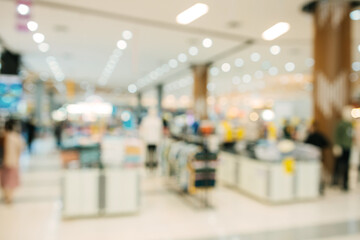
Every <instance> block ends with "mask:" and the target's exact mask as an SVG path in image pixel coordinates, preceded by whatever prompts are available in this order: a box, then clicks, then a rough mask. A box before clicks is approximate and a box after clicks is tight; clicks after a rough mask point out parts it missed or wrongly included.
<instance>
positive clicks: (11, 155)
mask: <svg viewBox="0 0 360 240" xmlns="http://www.w3.org/2000/svg"><path fill="white" fill-rule="evenodd" d="M24 145H25V141H24V140H23V138H22V136H21V134H20V126H19V124H18V122H16V121H15V120H13V119H10V120H8V121H7V122H6V123H5V137H4V162H3V165H2V167H1V188H2V191H3V196H4V200H5V202H6V203H8V204H10V203H12V201H13V192H14V190H15V188H16V187H17V186H18V185H19V161H20V155H21V152H22V151H23V149H24Z"/></svg>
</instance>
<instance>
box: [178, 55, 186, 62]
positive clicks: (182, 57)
mask: <svg viewBox="0 0 360 240" xmlns="http://www.w3.org/2000/svg"><path fill="white" fill-rule="evenodd" d="M178 60H179V62H182V63H184V62H186V61H187V56H186V54H185V53H180V54H179V56H178Z"/></svg>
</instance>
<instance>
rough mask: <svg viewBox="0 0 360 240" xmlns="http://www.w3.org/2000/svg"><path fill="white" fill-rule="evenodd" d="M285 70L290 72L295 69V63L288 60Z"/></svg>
mask: <svg viewBox="0 0 360 240" xmlns="http://www.w3.org/2000/svg"><path fill="white" fill-rule="evenodd" d="M285 70H286V71H288V72H292V71H294V70H295V64H294V63H292V62H288V63H286V64H285Z"/></svg>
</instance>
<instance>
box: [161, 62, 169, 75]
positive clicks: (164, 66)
mask: <svg viewBox="0 0 360 240" xmlns="http://www.w3.org/2000/svg"><path fill="white" fill-rule="evenodd" d="M161 69H162V70H163V71H164V73H167V72H169V71H170V67H169V65H168V64H164V65H162V66H161Z"/></svg>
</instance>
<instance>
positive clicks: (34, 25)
mask: <svg viewBox="0 0 360 240" xmlns="http://www.w3.org/2000/svg"><path fill="white" fill-rule="evenodd" d="M26 25H27V28H28V29H29V30H30V31H32V32H35V31H36V30H37V29H38V27H39V25H38V24H37V23H36V22H34V21H29V22H28V23H27V24H26Z"/></svg>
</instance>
